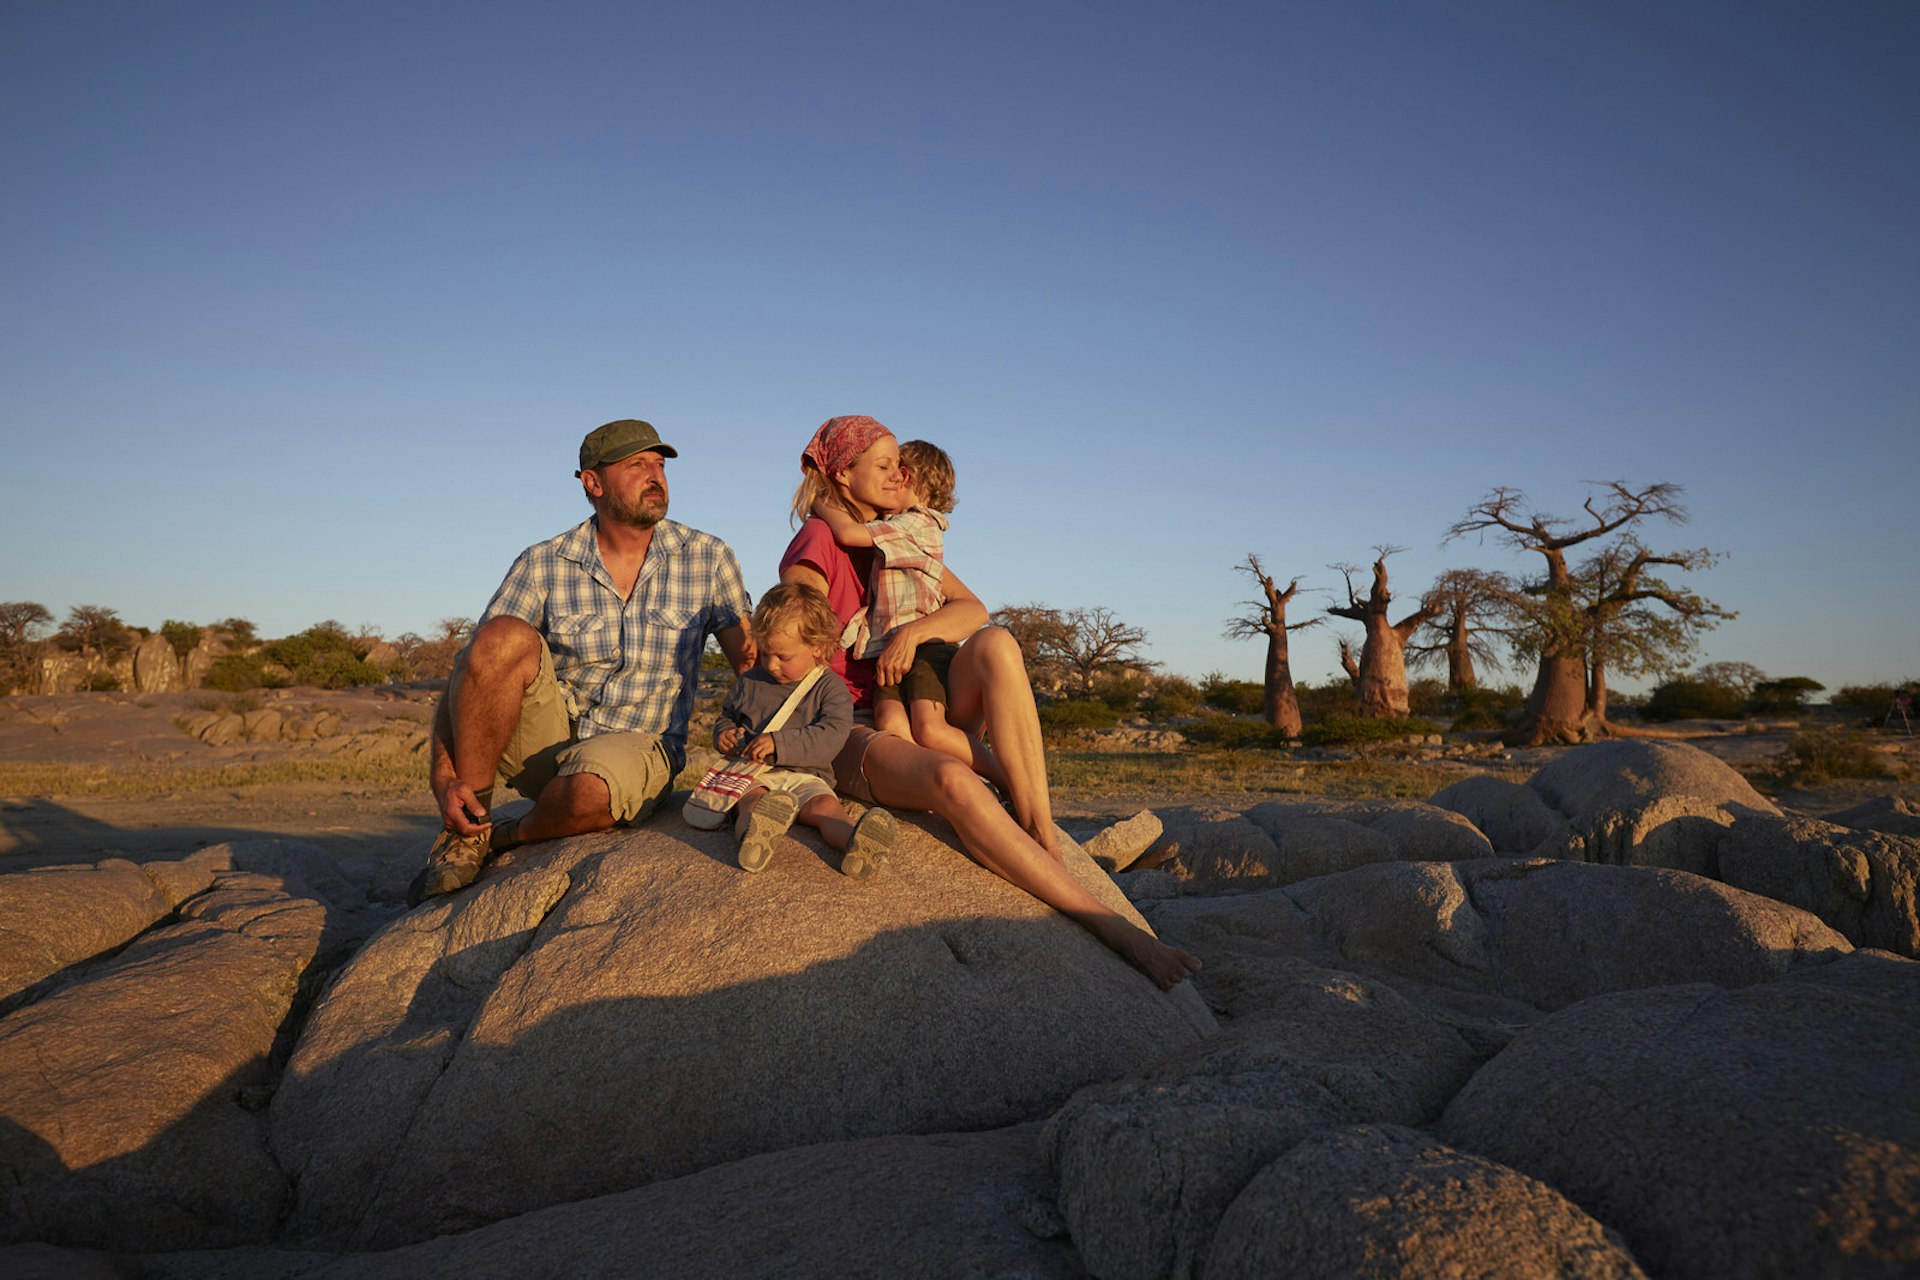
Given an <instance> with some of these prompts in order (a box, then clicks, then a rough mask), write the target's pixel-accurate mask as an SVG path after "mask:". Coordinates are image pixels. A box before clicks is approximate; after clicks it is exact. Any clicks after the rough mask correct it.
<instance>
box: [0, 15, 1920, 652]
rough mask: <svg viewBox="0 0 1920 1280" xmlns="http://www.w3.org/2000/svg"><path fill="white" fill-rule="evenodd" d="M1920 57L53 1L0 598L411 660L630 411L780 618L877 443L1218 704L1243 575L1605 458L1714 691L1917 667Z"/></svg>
mask: <svg viewBox="0 0 1920 1280" xmlns="http://www.w3.org/2000/svg"><path fill="white" fill-rule="evenodd" d="M1916 67H1920V6H1916V5H1914V4H1911V3H1907V2H1906V0H1886V2H1885V3H1869V2H1867V0H1819V2H1815V0H1806V2H1805V3H1783V2H1779V0H1767V2H1763V3H1755V2H1753V0H1741V2H1739V3H1710V2H1696V0H1684V2H1681V3H1674V2H1673V0H1658V2H1639V0H1625V2H1623V0H1608V2H1607V3H1598V2H1597V0H1596V2H1595V3H1589V4H1574V3H1540V2H1539V0H1511V2H1507V3H1369V2H1365V0H1352V2H1335V0H1325V2H1321V3H1259V4H1252V3H1248V4H1239V3H1209V2H1207V0H1181V2H1179V3H1173V2H1171V0H1168V2H1165V3H1138V2H1135V0H1109V2H1104V3H1094V2H1092V0H1020V2H1018V3H994V2H986V3H969V4H938V5H935V4H921V3H910V2H905V0H885V2H883V3H871V4H854V3H845V4H842V3H829V4H809V3H800V2H795V0H790V2H787V3H765V4H760V3H754V4H743V3H727V2H724V0H719V2H716V0H705V2H703V3H699V4H647V3H611V2H579V0H543V2H542V3H537V4H536V3H531V2H528V3H492V2H486V0H459V2H457V3H451V2H450V3H423V2H407V0H378V2H367V0H327V2H325V3H322V2H320V0H312V2H309V3H301V2H297V0H274V2H272V3H263V2H262V0H234V2H233V3H202V2H196V0H170V2H169V3H165V4H154V3H136V2H131V0H128V2H115V0H8V3H7V4H6V5H5V6H4V7H0V184H3V185H4V197H3V198H0V443H3V447H0V599H9V600H19V599H26V600H38V601H40V602H41V603H43V604H46V605H47V606H48V607H49V608H51V609H53V610H54V611H55V613H56V614H57V615H60V616H64V614H65V612H66V610H67V609H68V608H69V607H70V606H72V605H75V604H100V605H107V606H110V607H113V608H116V609H118V610H119V611H120V614H121V616H122V617H123V618H124V619H126V620H127V621H128V622H131V623H136V624H141V625H145V626H149V627H157V626H158V625H159V624H160V623H161V622H162V621H163V620H165V619H169V618H177V619H181V620H186V621H195V622H210V621H213V620H215V619H217V618H221V617H225V616H228V615H233V614H239V615H242V616H246V617H249V618H251V619H253V620H254V621H255V622H256V623H257V624H258V625H259V627H260V630H261V631H262V632H263V633H265V634H268V635H280V634H285V633H288V632H291V631H295V630H299V629H301V628H303V627H305V626H307V625H309V624H311V623H313V622H316V621H319V620H321V619H336V620H338V621H341V622H343V623H345V624H346V625H348V626H349V627H358V626H360V625H363V624H368V625H372V626H375V627H378V628H379V629H381V630H383V631H384V632H386V633H387V634H389V635H392V634H397V633H399V632H402V631H407V630H415V631H421V632H426V631H428V630H430V629H431V628H432V626H433V624H434V623H435V621H436V620H438V619H440V618H442V617H445V616H449V615H453V616H473V615H476V614H478V612H479V611H480V609H481V607H482V606H483V605H484V604H485V602H486V600H487V597H488V596H489V594H490V593H491V592H492V590H493V587H494V585H495V584H496V583H497V582H498V581H499V578H500V575H501V573H502V572H504V570H505V568H506V566H507V564H508V563H509V561H510V560H511V559H512V557H513V555H514V554H515V553H516V552H518V551H519V549H520V548H521V547H523V546H525V545H526V544H528V543H530V542H533V541H536V540H538V539H540V538H544V537H547V536H549V535H551V534H554V533H557V532H559V531H560V530H561V529H563V528H565V527H567V526H568V525H570V524H572V523H573V522H575V521H576V520H578V519H580V518H581V517H583V516H584V515H585V514H586V507H585V504H584V501H583V500H582V498H581V497H580V494H579V487H578V483H577V482H576V481H575V480H574V479H573V477H572V474H571V473H572V469H573V466H574V458H573V455H574V451H575V449H576V448H577V446H578V443H579V439H580V436H581V435H582V434H584V433H585V432H586V431H587V430H588V429H590V428H592V427H593V426H596V425H598V424H599V423H601V422H604V421H606V420H608V419H611V418H617V417H644V418H647V419H649V420H651V421H653V422H654V423H656V424H657V425H658V426H659V427H660V428H661V430H662V433H663V435H664V436H665V437H666V438H667V439H668V440H669V441H670V442H672V443H674V444H676V445H678V446H679V447H680V449H681V458H680V459H679V461H678V462H677V463H675V464H673V466H672V470H671V479H672V484H673V515H674V517H675V518H677V519H681V520H684V521H686V522H687V523H690V524H694V525H696V526H699V527H702V528H705V529H708V530H711V531H713V532H715V533H718V534H720V535H721V536H723V537H725V538H727V539H728V540H729V541H731V542H732V543H733V545H734V546H735V548H736V549H737V550H738V552H739V553H740V557H741V560H742V562H743V564H744V566H745V568H746V572H747V577H748V582H749V586H750V588H751V589H752V590H753V591H754V592H755V593H756V594H757V593H758V592H759V591H760V590H761V589H763V588H764V587H765V586H767V585H769V584H771V582H772V581H773V580H774V577H775V568H776V564H777V560H778V557H779V553H780V550H781V548H782V546H783V545H784V543H785V539H786V537H787V536H788V528H789V526H788V523H787V508H788V502H789V498H790V496H791V493H792V488H793V484H794V481H795V480H796V479H797V476H798V470H797V467H798V455H799V450H800V448H801V446H802V445H803V444H804V443H805V441H806V438H807V436H808V434H809V433H810V432H811V430H812V429H813V427H815V426H816V425H817V424H818V423H819V422H820V421H821V420H822V419H824V418H826V417H828V416H830V415H833V414H840V413H868V414H872V415H874V416H875V417H878V418H879V419H881V420H882V421H884V422H886V423H888V424H889V425H890V426H892V427H893V428H894V429H895V430H896V432H898V433H899V434H900V436H901V437H902V438H903V439H906V438H911V437H915V436H921V437H925V438H928V439H931V440H933V441H935V442H937V443H939V444H941V445H943V446H945V447H946V448H947V449H948V451H949V452H950V453H951V454H952V455H953V457H954V460H955V463H956V465H957V468H958V472H959V498H960V504H959V508H958V510H957V511H956V513H955V522H954V527H953V530H952V533H951V534H950V536H949V543H948V551H949V561H950V563H951V564H952V566H953V567H954V568H955V570H956V571H957V572H958V573H959V574H960V575H961V577H962V578H963V579H965V580H966V581H967V583H968V584H969V585H970V586H971V587H972V588H973V589H974V590H975V591H976V592H978V594H979V595H980V596H981V597H982V598H983V599H985V600H986V601H987V602H988V604H989V606H990V607H991V606H996V605H999V604H1012V603H1022V602H1027V601H1039V602H1042V603H1045V604H1050V605H1055V606H1061V607H1068V606H1075V605H1105V606H1108V607H1110V608H1112V609H1114V610H1115V611H1116V612H1117V613H1119V614H1120V616H1121V617H1122V618H1124V619H1125V620H1127V621H1129V622H1132V623H1134V624H1136V625H1139V626H1141V627H1143V628H1145V629H1146V631H1147V633H1148V635H1149V640H1150V644H1149V655H1150V656H1151V657H1153V658H1156V659H1158V660H1160V661H1161V662H1163V663H1165V664H1166V666H1167V667H1168V668H1169V669H1170V670H1173V671H1176V672H1181V673H1184V674H1188V675H1191V676H1196V677H1197V676H1199V675H1201V674H1203V673H1205V672H1207V671H1211V670H1223V671H1226V672H1228V673H1229V674H1232V675H1235V676H1240V677H1244V678H1250V679H1257V678H1258V676H1259V673H1260V670H1261V663H1262V653H1261V648H1260V645H1259V644H1258V643H1255V642H1250V641H1237V642H1236V641H1228V640H1225V639H1223V638H1222V637H1221V632H1222V628H1223V625H1224V623H1225V621H1226V620H1227V618H1228V617H1229V616H1230V615H1231V614H1233V613H1234V612H1235V606H1236V604H1237V602H1239V601H1241V600H1243V599H1246V598H1247V596H1248V589H1249V585H1250V584H1249V583H1248V582H1247V581H1246V580H1245V578H1244V577H1242V576H1241V575H1237V574H1236V573H1235V572H1234V566H1235V565H1236V564H1237V563H1239V562H1240V561H1241V560H1242V558H1243V557H1244V556H1245V555H1246V553H1247V552H1249V551H1253V552H1258V553H1259V554H1260V555H1261V556H1262V557H1263V558H1264V559H1265V561H1266V562H1267V564H1268V566H1269V568H1270V569H1272V570H1273V571H1274V572H1276V573H1277V574H1278V575H1279V576H1280V577H1281V578H1282V579H1283V580H1284V579H1285V578H1288V577H1291V576H1293V575H1296V574H1298V575H1300V576H1301V577H1302V578H1303V579H1304V584H1303V585H1304V586H1306V587H1309V588H1334V587H1337V585H1338V583H1339V575H1338V574H1337V573H1335V572H1332V571H1330V570H1329V568H1328V566H1329V565H1331V564H1335V563H1339V562H1354V563H1360V562H1365V561H1367V560H1369V559H1371V548H1372V547H1373V546H1375V545H1376V544H1383V543H1385V544H1394V545H1398V546H1402V547H1405V548H1406V550H1405V551H1403V552H1401V553H1400V554H1398V555H1397V556H1395V557H1394V558H1393V559H1392V560H1391V561H1389V566H1390V568H1391V570H1392V571H1393V580H1394V585H1395V587H1396V588H1397V592H1396V594H1397V596H1398V598H1399V600H1400V601H1401V602H1402V604H1401V606H1400V607H1401V608H1404V609H1411V608H1412V607H1413V605H1414V602H1415V601H1416V599H1417V597H1418V595H1419V592H1420V591H1421V589H1423V588H1424V587H1425V586H1426V585H1427V584H1428V583H1430V582H1431V581H1432V579H1433V577H1434V575H1435V574H1436V573H1437V572H1439V571H1440V570H1441V569H1443V568H1448V567H1457V566H1469V565H1472V566H1479V567H1485V568H1504V569H1529V568H1531V567H1532V566H1531V565H1528V564H1527V563H1526V562H1525V561H1523V560H1520V559H1517V558H1515V557H1514V556H1513V555H1511V554H1510V553H1509V552H1507V551H1505V550H1504V549H1502V548H1500V547H1498V546H1496V545H1493V544H1491V543H1488V544H1484V545H1483V544H1479V543H1475V542H1473V541H1466V542H1462V543H1455V544H1452V545H1449V546H1444V547H1443V546H1442V545H1441V539H1442V536H1443V534H1444V532H1445V530H1446V528H1447V526H1448V525H1449V524H1450V523H1451V522H1452V521H1454V520H1456V519H1458V518H1459V517H1460V516H1461V515H1463V514H1464V513H1465V511H1466V510H1467V508H1468V506H1469V505H1470V504H1472V503H1473V502H1474V501H1475V499H1477V498H1478V497H1480V496H1481V495H1482V494H1483V493H1484V492H1485V491H1486V490H1487V489H1489V488H1490V487H1492V486H1494V485H1500V484H1504V485H1512V486H1517V487H1519V488H1521V489H1524V490H1525V491H1526V493H1527V494H1528V495H1529V496H1530V497H1532V498H1533V499H1535V501H1536V502H1537V503H1538V504H1540V505H1541V506H1543V507H1545V508H1547V509H1548V510H1552V511H1556V512H1565V513H1571V512H1574V511H1576V510H1577V508H1578V506H1579V503H1580V500H1581V498H1582V497H1583V496H1584V493H1585V490H1584V489H1583V488H1582V483H1581V482H1582V481H1585V480H1610V479H1622V480H1626V481H1628V482H1630V483H1633V484H1636V485H1638V484H1648V483H1652V482H1655V481H1672V482H1675V483H1678V484H1680V485H1683V486H1684V487H1685V489H1686V492H1687V502H1688V505H1689V507H1690V509H1691V512H1692V517H1693V518H1692V523H1691V524H1690V525H1688V526H1686V527H1683V528H1679V529H1668V528H1666V527H1659V528H1656V529H1654V530H1652V531H1650V537H1651V539H1652V540H1653V542H1654V544H1655V545H1656V546H1666V547H1694V546H1705V547H1711V548H1713V549H1715V550H1718V551H1722V552H1725V553H1726V554H1727V559H1726V561H1725V562H1724V563H1723V564H1722V565H1720V566H1719V567H1717V568H1714V569H1712V570H1710V571H1708V572H1706V573H1704V574H1700V575H1696V576H1695V577H1694V578H1693V579H1692V582H1693V583H1694V585H1696V586H1697V587H1699V588H1700V589H1702V590H1703V591H1704V592H1705V593H1706V594H1707V595H1708V596H1710V597H1711V598H1713V599H1714V600H1716V601H1717V602H1719V603H1720V604H1721V605H1723V606H1725V607H1727V608H1730V609H1735V610H1738V611H1739V614H1740V616H1739V618H1738V620H1737V621H1734V622H1730V623H1727V624H1724V625H1723V626H1722V627H1721V628H1720V629H1719V630H1718V631H1716V632H1714V633H1712V634H1711V635H1710V636H1709V638H1708V646H1707V649H1706V652H1705V653H1704V654H1703V655H1702V659H1703V660H1715V659H1720V660H1738V661H1746V662H1751V663H1754V664H1756V665H1758V666H1759V667H1761V668H1763V669H1764V670H1765V671H1767V672H1768V673H1769V674H1772V675H1776V676H1782V675H1810V676H1813V677H1814V678H1816V679H1818V680H1821V681H1823V682H1825V683H1826V684H1828V685H1829V686H1830V687H1832V686H1837V685H1839V684H1842V683H1849V682H1861V681H1867V680H1874V679H1902V678H1908V677H1912V676H1920V591H1916V589H1915V574H1914V557H1915V551H1916V546H1920V536H1917V535H1920V516H1917V515H1916V504H1915V492H1916V486H1917V483H1920V429H1916V428H1917V427H1920V422H1917V421H1916V419H1917V418H1920V412H1917V409H1920V163H1916V160H1920V74H1916V70H1915V69H1916ZM1328 598H1329V597H1327V596H1316V597H1312V598H1309V597H1307V596H1306V595H1305V594H1304V593H1303V595H1302V597H1301V599H1300V600H1299V601H1298V602H1296V605H1295V608H1294V617H1295V618H1296V619H1304V618H1306V617H1309V616H1312V614H1313V613H1314V612H1315V609H1316V605H1317V604H1324V603H1325V602H1326V601H1327V600H1328ZM1396 616H1398V614H1397V613H1396ZM1341 629H1345V630H1347V631H1349V632H1352V631H1353V630H1354V629H1353V628H1352V627H1351V625H1350V624H1340V625H1339V626H1338V627H1326V628H1321V629H1317V630H1315V631H1310V632H1306V633H1303V634H1302V635H1300V636H1299V637H1298V638H1297V639H1296V641H1295V646H1294V647H1295V661H1296V668H1297V669H1298V672H1299V674H1300V675H1301V676H1302V678H1306V679H1316V680H1317V679H1325V678H1327V677H1328V676H1329V675H1330V674H1331V673H1332V672H1333V671H1334V670H1335V666H1336V664H1335V659H1334V636H1335V634H1336V633H1337V632H1338V631H1339V630H1341Z"/></svg>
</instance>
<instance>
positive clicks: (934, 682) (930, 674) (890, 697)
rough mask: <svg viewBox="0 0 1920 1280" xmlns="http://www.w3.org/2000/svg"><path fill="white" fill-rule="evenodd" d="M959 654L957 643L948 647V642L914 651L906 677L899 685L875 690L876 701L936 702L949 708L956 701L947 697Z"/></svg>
mask: <svg viewBox="0 0 1920 1280" xmlns="http://www.w3.org/2000/svg"><path fill="white" fill-rule="evenodd" d="M958 652H960V646H959V645H957V644H948V643H947V642H946V641H945V640H933V641H929V642H928V643H926V644H923V645H921V646H920V647H919V648H918V649H915V650H914V651H913V665H912V666H910V667H908V668H907V674H906V675H905V676H904V677H902V678H901V681H900V683H899V684H889V685H881V686H880V687H878V688H876V689H875V690H874V691H873V696H874V700H875V701H877V702H937V703H939V704H940V705H941V706H943V707H944V706H946V705H947V704H948V703H949V702H951V701H953V699H951V698H949V697H948V696H947V669H948V668H949V667H951V666H952V665H953V655H954V654H956V653H958Z"/></svg>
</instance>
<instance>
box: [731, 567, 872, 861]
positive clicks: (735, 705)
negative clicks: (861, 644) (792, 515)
mask: <svg viewBox="0 0 1920 1280" xmlns="http://www.w3.org/2000/svg"><path fill="white" fill-rule="evenodd" d="M753 639H754V643H755V645H756V646H757V647H758V650H759V657H758V660H757V662H756V665H755V667H754V669H753V670H752V671H749V672H748V673H747V674H746V675H744V676H742V677H740V679H739V681H738V682H736V683H735V684H734V686H733V690H732V692H730V693H729V694H727V699H726V701H725V703H723V704H722V705H721V708H720V719H719V722H718V723H717V724H716V725H715V728H714V745H715V746H716V747H718V748H719V749H720V751H721V754H723V755H729V756H737V757H740V758H741V759H745V760H753V761H757V762H759V763H761V764H766V765H770V766H772V767H770V768H769V769H768V770H767V771H766V772H765V773H763V774H761V775H760V776H759V777H758V778H757V779H755V783H756V785H755V786H754V787H753V788H752V789H751V790H750V791H748V792H747V793H746V794H745V795H743V796H741V797H740V803H739V805H738V806H737V807H736V809H735V811H734V831H735V832H736V833H737V834H738V835H739V837H740V867H741V870H743V871H763V870H765V869H766V866H767V863H768V862H769V861H770V860H771V859H772V857H773V844H774V841H776V840H778V839H779V838H780V837H781V836H782V835H784V834H786V831H787V829H788V828H789V827H791V826H792V825H793V821H794V819H795V818H796V817H797V818H799V820H800V821H801V822H803V823H805V824H806V825H807V826H810V827H812V828H814V829H815V830H816V831H818V832H819V833H820V838H821V839H823V840H825V841H826V842H827V844H828V845H829V846H831V847H832V848H834V849H837V850H840V851H841V852H842V853H843V854H844V855H845V856H844V857H843V858H842V859H841V860H840V870H841V871H843V872H844V873H846V874H847V875H849V876H852V877H853V878H855V879H860V878H862V877H865V876H869V875H872V874H873V872H874V871H875V870H876V869H877V868H878V866H879V863H880V861H881V859H883V858H884V857H885V856H886V854H887V852H888V850H890V849H891V848H892V847H893V836H894V821H893V815H892V814H890V813H888V812H887V811H886V810H885V809H880V808H873V809H869V810H867V812H866V813H865V814H863V815H861V818H860V821H859V822H858V823H855V822H854V821H853V820H852V819H851V818H849V817H848V816H847V811H846V809H845V808H844V807H843V806H842V805H841V803H840V798H839V797H838V796H836V795H835V794H834V793H833V787H832V785H831V784H832V779H833V760H834V757H835V756H837V755H839V754H840V748H842V747H843V746H845V745H846V742H847V734H848V733H849V732H850V731H851V730H852V728H853V699H852V697H851V695H849V694H848V692H847V685H846V682H845V681H844V680H842V679H841V678H840V677H839V676H837V675H835V674H834V673H833V672H831V671H826V670H822V671H821V672H820V675H819V678H818V679H817V680H815V681H814V685H813V687H812V688H811V689H809V690H808V691H807V692H806V694H805V695H804V696H803V697H802V698H801V699H800V702H799V704H798V705H797V706H796V707H795V708H794V709H793V711H792V713H790V715H789V717H788V719H787V722H786V724H785V725H784V726H782V727H781V728H779V729H776V730H774V731H773V732H772V733H767V732H764V730H765V728H766V725H767V722H768V721H770V720H771V719H773V717H774V714H775V713H776V712H777V711H779V710H780V707H781V706H782V704H784V703H785V702H786V700H787V697H788V695H790V694H791V693H792V692H793V691H794V686H795V685H797V684H799V683H800V681H801V680H803V679H805V678H806V676H807V675H808V673H809V672H811V671H813V670H814V668H816V667H821V668H824V667H825V666H826V664H827V660H828V658H829V657H830V656H831V655H832V653H833V651H834V648H835V647H836V646H837V645H838V643H839V640H840V620H839V619H838V618H836V617H834V614H833V609H832V608H831V607H830V606H829V605H828V604H827V598H826V597H825V596H823V595H821V594H820V593H819V592H818V591H815V590H814V589H813V588H812V587H802V586H786V585H782V586H778V587H774V588H773V589H771V590H770V591H768V592H767V593H766V595H764V596H762V597H761V598H760V605H759V607H758V608H756V609H755V610H754V611H753Z"/></svg>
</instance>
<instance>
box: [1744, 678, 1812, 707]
mask: <svg viewBox="0 0 1920 1280" xmlns="http://www.w3.org/2000/svg"><path fill="white" fill-rule="evenodd" d="M1826 687H1827V686H1825V685H1823V684H1821V683H1820V682H1819V681H1818V680H1814V679H1811V678H1809V677H1807V676H1787V677H1785V678H1783V679H1780V680H1762V681H1761V682H1760V683H1759V684H1757V685H1755V686H1753V694H1752V696H1750V697H1749V698H1748V699H1747V710H1748V711H1751V712H1756V713H1758V714H1760V715H1782V714H1792V713H1793V712H1796V711H1803V710H1805V709H1806V705H1807V697H1808V695H1810V694H1815V693H1820V692H1822V691H1823V690H1825V689H1826Z"/></svg>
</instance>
